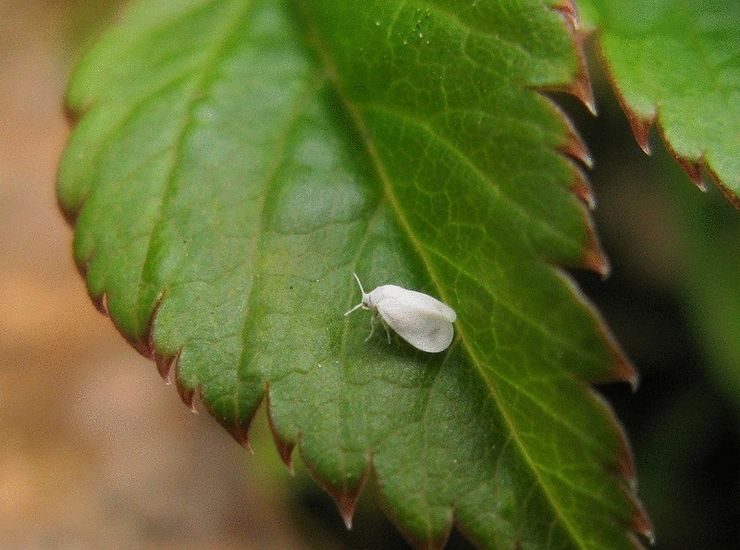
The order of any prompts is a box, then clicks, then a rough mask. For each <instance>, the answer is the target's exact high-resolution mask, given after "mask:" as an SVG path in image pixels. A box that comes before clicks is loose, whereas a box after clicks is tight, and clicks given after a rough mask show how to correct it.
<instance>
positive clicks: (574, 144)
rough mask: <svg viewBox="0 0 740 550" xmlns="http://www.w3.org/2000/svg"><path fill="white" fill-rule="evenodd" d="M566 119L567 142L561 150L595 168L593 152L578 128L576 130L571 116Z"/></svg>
mask: <svg viewBox="0 0 740 550" xmlns="http://www.w3.org/2000/svg"><path fill="white" fill-rule="evenodd" d="M565 121H566V130H567V132H568V134H567V137H566V142H565V143H564V144H563V146H562V147H561V151H562V152H563V153H565V154H566V155H568V156H569V157H572V158H574V159H576V160H578V161H580V162H582V163H583V164H584V165H586V166H587V167H588V168H593V166H594V159H593V157H592V156H591V152H590V151H589V150H588V147H586V144H585V143H584V141H583V139H582V138H581V135H580V134H579V133H578V130H576V128H575V126H573V122H572V121H571V120H570V118H569V117H565Z"/></svg>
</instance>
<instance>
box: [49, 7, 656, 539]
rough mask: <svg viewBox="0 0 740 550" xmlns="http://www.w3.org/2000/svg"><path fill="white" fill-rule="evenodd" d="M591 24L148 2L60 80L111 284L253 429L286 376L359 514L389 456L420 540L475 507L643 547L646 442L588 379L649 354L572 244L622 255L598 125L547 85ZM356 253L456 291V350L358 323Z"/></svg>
mask: <svg viewBox="0 0 740 550" xmlns="http://www.w3.org/2000/svg"><path fill="white" fill-rule="evenodd" d="M566 12H567V10H566ZM573 46H574V44H573V38H572V36H571V34H570V33H569V30H568V24H567V22H564V21H563V16H562V14H561V13H559V12H558V11H557V10H554V9H552V8H551V7H548V6H547V5H545V4H543V3H541V2H535V1H532V2H526V3H523V4H522V3H517V4H509V3H506V2H501V3H497V2H472V3H471V2H459V3H457V2H444V3H443V2H425V3H419V4H414V3H408V2H406V3H397V2H388V1H384V2H380V1H377V2H346V3H342V5H340V6H337V5H335V3H333V2H329V1H326V2H320V1H316V2H311V3H309V2H305V3H304V2H296V3H295V4H294V3H289V2H285V3H284V2H248V1H246V0H221V1H219V2H214V1H205V0H198V1H196V0H190V1H184V0H183V1H179V2H170V3H167V4H163V3H161V2H153V1H141V2H138V3H136V5H135V6H134V7H133V8H132V9H131V10H130V11H129V13H128V16H127V17H126V19H125V21H124V22H123V23H122V24H121V25H120V26H119V27H117V28H116V29H114V30H113V31H112V32H111V33H109V34H108V35H107V36H106V37H105V38H104V39H103V40H102V41H101V42H100V43H99V44H98V46H97V47H96V48H95V49H94V50H93V51H92V52H91V54H90V55H89V56H88V57H87V58H86V59H85V60H84V61H83V62H82V64H81V66H80V68H79V70H78V73H77V75H76V76H75V78H74V80H73V83H72V85H71V88H70V92H69V98H68V103H69V106H70V109H71V110H72V111H73V112H74V113H76V114H78V115H82V114H83V113H84V116H83V117H82V118H81V119H80V122H79V124H78V125H77V127H76V129H75V132H74V134H73V136H72V138H71V140H70V143H69V146H68V149H67V151H66V153H65V156H64V158H63V160H62V166H61V173H60V185H59V195H60V202H61V203H62V206H63V208H64V210H65V212H67V214H68V216H69V217H70V219H72V220H74V223H75V255H76V258H77V261H78V262H79V264H80V266H81V267H82V268H83V270H84V271H85V273H86V277H87V283H88V288H89V290H90V294H91V296H92V297H93V298H94V299H95V300H96V302H97V303H98V304H99V306H100V307H101V308H102V309H103V310H104V311H106V312H108V313H109V314H110V316H111V318H112V319H113V321H114V322H115V323H116V325H117V326H118V328H119V329H120V330H121V332H122V333H123V334H124V336H126V338H127V339H128V340H129V341H130V342H131V343H132V344H133V345H134V346H136V347H137V349H139V350H140V351H141V352H142V353H144V354H146V355H149V356H152V357H153V358H155V359H156V360H157V362H158V364H159V367H160V370H161V372H162V373H163V374H164V375H168V374H169V371H170V369H172V370H173V373H174V376H175V378H176V381H177V384H178V387H179V389H180V392H181V395H182V396H183V398H184V400H185V401H186V402H187V403H189V404H192V402H193V400H194V399H195V397H196V396H198V397H200V399H202V401H203V403H204V404H205V406H206V407H207V408H208V409H209V410H210V411H211V412H212V413H213V415H214V416H215V417H216V418H217V419H218V420H219V421H220V422H221V423H222V424H223V425H224V426H225V427H227V428H228V429H229V430H230V431H231V432H232V433H233V434H234V436H235V437H236V438H237V439H238V440H240V441H242V442H245V441H246V439H247V429H248V425H249V422H250V420H251V418H252V416H253V414H254V412H255V410H256V408H257V406H258V405H259V403H260V402H261V400H262V399H263V396H265V395H267V398H268V405H269V416H270V421H271V425H272V428H273V432H274V435H275V439H276V443H277V445H278V448H279V450H280V452H281V454H282V456H283V458H284V459H285V460H286V461H287V462H290V456H291V452H292V449H293V447H294V446H295V445H299V449H300V453H301V457H302V459H303V461H304V462H305V464H306V465H307V466H308V468H309V469H310V470H311V472H312V474H313V475H314V476H315V478H316V479H317V480H318V481H319V483H321V484H322V486H324V487H325V488H326V489H327V490H328V491H329V492H330V493H331V494H332V495H333V496H334V497H335V499H336V500H337V502H338V504H339V507H340V510H341V511H342V513H343V515H344V516H345V518H346V519H347V520H348V521H349V519H350V518H351V515H352V511H353V509H354V505H355V502H356V498H357V496H358V494H359V492H360V490H361V488H362V486H363V483H364V481H365V479H366V477H367V476H368V474H369V473H372V475H373V476H374V477H375V478H376V480H377V487H378V493H379V496H380V498H381V500H382V501H383V503H384V504H385V507H386V509H387V510H388V512H389V514H390V515H391V517H392V518H393V519H394V521H395V522H396V523H397V524H398V525H399V526H400V527H401V528H402V530H403V531H404V532H405V533H406V535H407V536H408V537H409V538H410V539H411V540H412V541H414V542H416V543H417V544H419V545H426V546H434V545H439V544H441V543H442V542H443V541H444V540H445V539H446V537H447V535H448V533H449V530H450V528H451V526H452V523H453V522H455V523H456V524H457V525H458V526H459V527H460V528H461V529H462V530H463V531H464V532H465V533H466V535H467V536H468V537H469V538H470V539H471V540H472V541H474V542H476V543H478V544H480V545H486V546H501V547H511V546H513V545H516V544H523V545H524V546H525V547H529V546H532V547H550V546H552V547H593V546H604V547H610V548H619V547H632V546H633V544H634V542H635V540H634V538H633V537H634V535H633V531H638V532H641V533H643V534H649V525H648V523H647V520H646V518H645V517H644V514H643V513H642V511H641V510H640V507H639V504H638V503H637V502H636V500H635V497H634V494H633V490H632V488H631V487H630V486H629V485H628V483H627V482H628V481H629V480H631V479H632V477H633V472H632V466H631V457H630V454H629V450H628V449H627V446H626V443H625V441H624V439H623V436H622V434H621V431H620V429H619V426H618V425H617V424H616V421H615V419H614V417H613V415H612V413H611V412H610V410H609V409H608V408H607V407H606V406H605V404H604V403H603V401H602V400H601V399H599V398H598V397H597V396H596V394H594V393H593V392H592V391H591V390H590V389H589V387H588V384H587V383H588V382H591V381H604V380H610V379H630V380H634V374H633V373H632V371H631V368H630V367H629V365H628V364H627V363H626V362H625V360H624V358H623V357H622V356H621V353H620V351H619V350H618V349H617V348H616V346H615V344H614V343H613V342H612V341H611V339H610V337H609V336H608V334H607V333H606V332H605V329H604V327H603V326H602V324H601V322H600V320H599V319H598V317H597V316H596V314H595V313H594V311H593V310H592V309H591V308H590V306H588V304H586V303H585V302H584V300H583V299H582V298H581V297H580V296H579V294H578V292H577V290H576V289H575V287H574V285H573V284H572V282H571V281H570V279H569V278H568V277H567V276H566V275H564V273H563V272H562V271H561V270H560V269H559V268H557V267H554V266H555V265H569V266H587V267H592V268H595V269H599V270H602V271H604V270H606V264H605V260H604V259H603V257H602V255H601V253H600V251H599V249H598V245H597V244H596V240H595V237H594V235H593V233H592V230H591V228H590V222H589V218H588V215H587V212H586V210H585V207H584V205H583V204H582V202H581V199H583V198H585V199H588V190H587V187H586V185H585V183H584V182H583V180H582V178H581V176H580V171H579V169H578V168H577V167H576V166H574V164H573V163H572V162H571V161H570V160H569V159H568V158H566V157H564V156H563V154H562V152H568V153H571V154H574V155H576V156H585V153H584V152H583V147H582V146H581V145H580V144H579V142H578V140H577V138H576V137H575V135H574V133H573V131H572V129H571V128H570V125H569V123H568V121H567V120H565V119H564V118H563V116H562V114H561V113H560V112H559V111H558V110H557V109H556V108H554V106H553V105H552V104H551V103H550V101H549V100H547V99H546V98H545V97H544V96H542V95H540V94H538V93H537V92H535V91H533V88H547V89H571V90H579V89H580V90H583V81H580V82H579V80H578V76H577V75H578V74H579V73H581V71H580V67H581V64H580V61H579V56H578V55H577V54H576V52H575V51H574V47H573ZM581 95H583V94H581ZM579 197H580V198H579ZM353 271H357V272H358V273H359V274H360V275H361V277H362V278H363V281H364V283H365V284H366V286H367V287H369V288H372V287H374V286H376V285H379V284H384V283H389V282H393V283H397V284H402V285H404V286H408V287H413V288H419V289H422V290H424V291H426V292H429V293H430V294H433V295H435V296H438V297H440V298H442V299H443V300H445V301H446V302H448V303H449V304H450V305H452V306H453V307H454V308H455V309H456V310H457V312H458V316H459V320H458V322H457V323H456V329H457V334H458V336H457V339H456V341H455V342H454V343H453V345H452V347H451V348H450V350H448V351H447V352H446V353H444V354H439V355H428V354H424V353H421V352H415V351H414V350H413V349H411V348H409V347H408V346H407V345H405V344H404V343H403V342H402V341H400V340H399V339H396V340H395V341H394V342H393V344H392V345H390V346H388V345H387V344H386V342H385V341H384V339H383V338H382V337H380V338H374V339H372V340H370V341H369V342H364V338H365V335H366V332H367V328H368V327H367V324H366V320H364V319H361V318H359V316H357V317H354V318H344V317H343V316H342V313H343V312H344V311H345V310H346V309H348V308H349V307H350V306H351V305H353V304H354V303H356V302H357V300H358V294H357V290H356V288H355V287H354V283H353V281H352V279H351V273H352V272H353Z"/></svg>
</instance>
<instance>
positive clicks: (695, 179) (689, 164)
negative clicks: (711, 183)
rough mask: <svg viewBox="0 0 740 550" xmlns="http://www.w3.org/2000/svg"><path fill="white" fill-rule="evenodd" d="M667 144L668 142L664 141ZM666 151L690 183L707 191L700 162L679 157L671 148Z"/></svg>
mask: <svg viewBox="0 0 740 550" xmlns="http://www.w3.org/2000/svg"><path fill="white" fill-rule="evenodd" d="M666 143H668V141H666ZM668 149H669V150H670V151H671V154H672V155H673V158H675V159H676V162H678V164H679V165H680V166H681V168H683V169H684V171H685V172H686V174H687V175H688V176H689V179H690V180H691V182H692V183H693V184H694V185H696V186H697V187H698V188H699V189H701V190H702V191H704V192H706V191H707V184H706V182H705V181H704V178H703V177H702V170H701V167H702V164H703V163H702V161H701V160H697V161H693V160H689V159H685V158H683V157H681V156H680V155H678V154H677V153H676V152H675V151H673V150H672V149H671V147H668Z"/></svg>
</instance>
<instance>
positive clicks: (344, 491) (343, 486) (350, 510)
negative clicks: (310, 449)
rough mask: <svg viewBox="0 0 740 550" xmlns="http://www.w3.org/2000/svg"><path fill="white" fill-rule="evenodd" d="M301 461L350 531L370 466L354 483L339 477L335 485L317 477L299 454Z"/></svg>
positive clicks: (299, 447)
mask: <svg viewBox="0 0 740 550" xmlns="http://www.w3.org/2000/svg"><path fill="white" fill-rule="evenodd" d="M298 449H299V451H300V450H301V446H300V444H299V445H298ZM301 459H302V460H303V464H304V465H305V466H306V469H307V470H308V472H309V473H310V474H311V477H313V479H314V480H315V481H316V483H318V484H319V485H320V486H321V488H322V489H324V491H326V492H327V494H328V495H329V496H330V497H331V498H332V499H334V504H336V506H337V510H338V511H339V515H340V516H341V517H342V521H344V525H345V526H346V527H347V529H348V530H351V529H352V520H353V518H354V515H355V510H356V509H357V502H358V501H359V500H360V495H361V494H362V489H363V488H364V487H365V483H366V482H367V479H368V477H369V476H370V472H371V470H372V466H371V464H370V463H369V462H368V464H367V466H366V467H365V470H364V471H363V472H362V474H361V475H360V477H359V478H358V479H357V481H356V482H355V483H347V480H346V479H344V478H341V477H340V478H339V479H342V481H343V483H336V484H335V483H332V482H330V481H329V480H327V479H324V478H322V477H321V476H320V475H318V473H317V472H316V468H315V467H314V465H313V464H312V463H311V462H310V461H308V460H307V459H306V456H305V455H304V454H303V453H301Z"/></svg>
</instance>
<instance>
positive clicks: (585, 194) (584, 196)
mask: <svg viewBox="0 0 740 550" xmlns="http://www.w3.org/2000/svg"><path fill="white" fill-rule="evenodd" d="M571 164H572V163H571ZM572 166H573V168H572V171H573V179H572V181H571V184H570V191H571V193H573V194H574V195H575V196H576V197H578V198H579V199H580V201H581V202H582V203H583V204H584V205H585V206H586V208H588V209H589V210H593V209H594V208H596V197H594V193H593V190H592V189H591V184H590V183H589V182H588V177H587V176H586V174H585V173H584V172H583V170H581V167H580V166H576V165H575V164H572Z"/></svg>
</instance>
